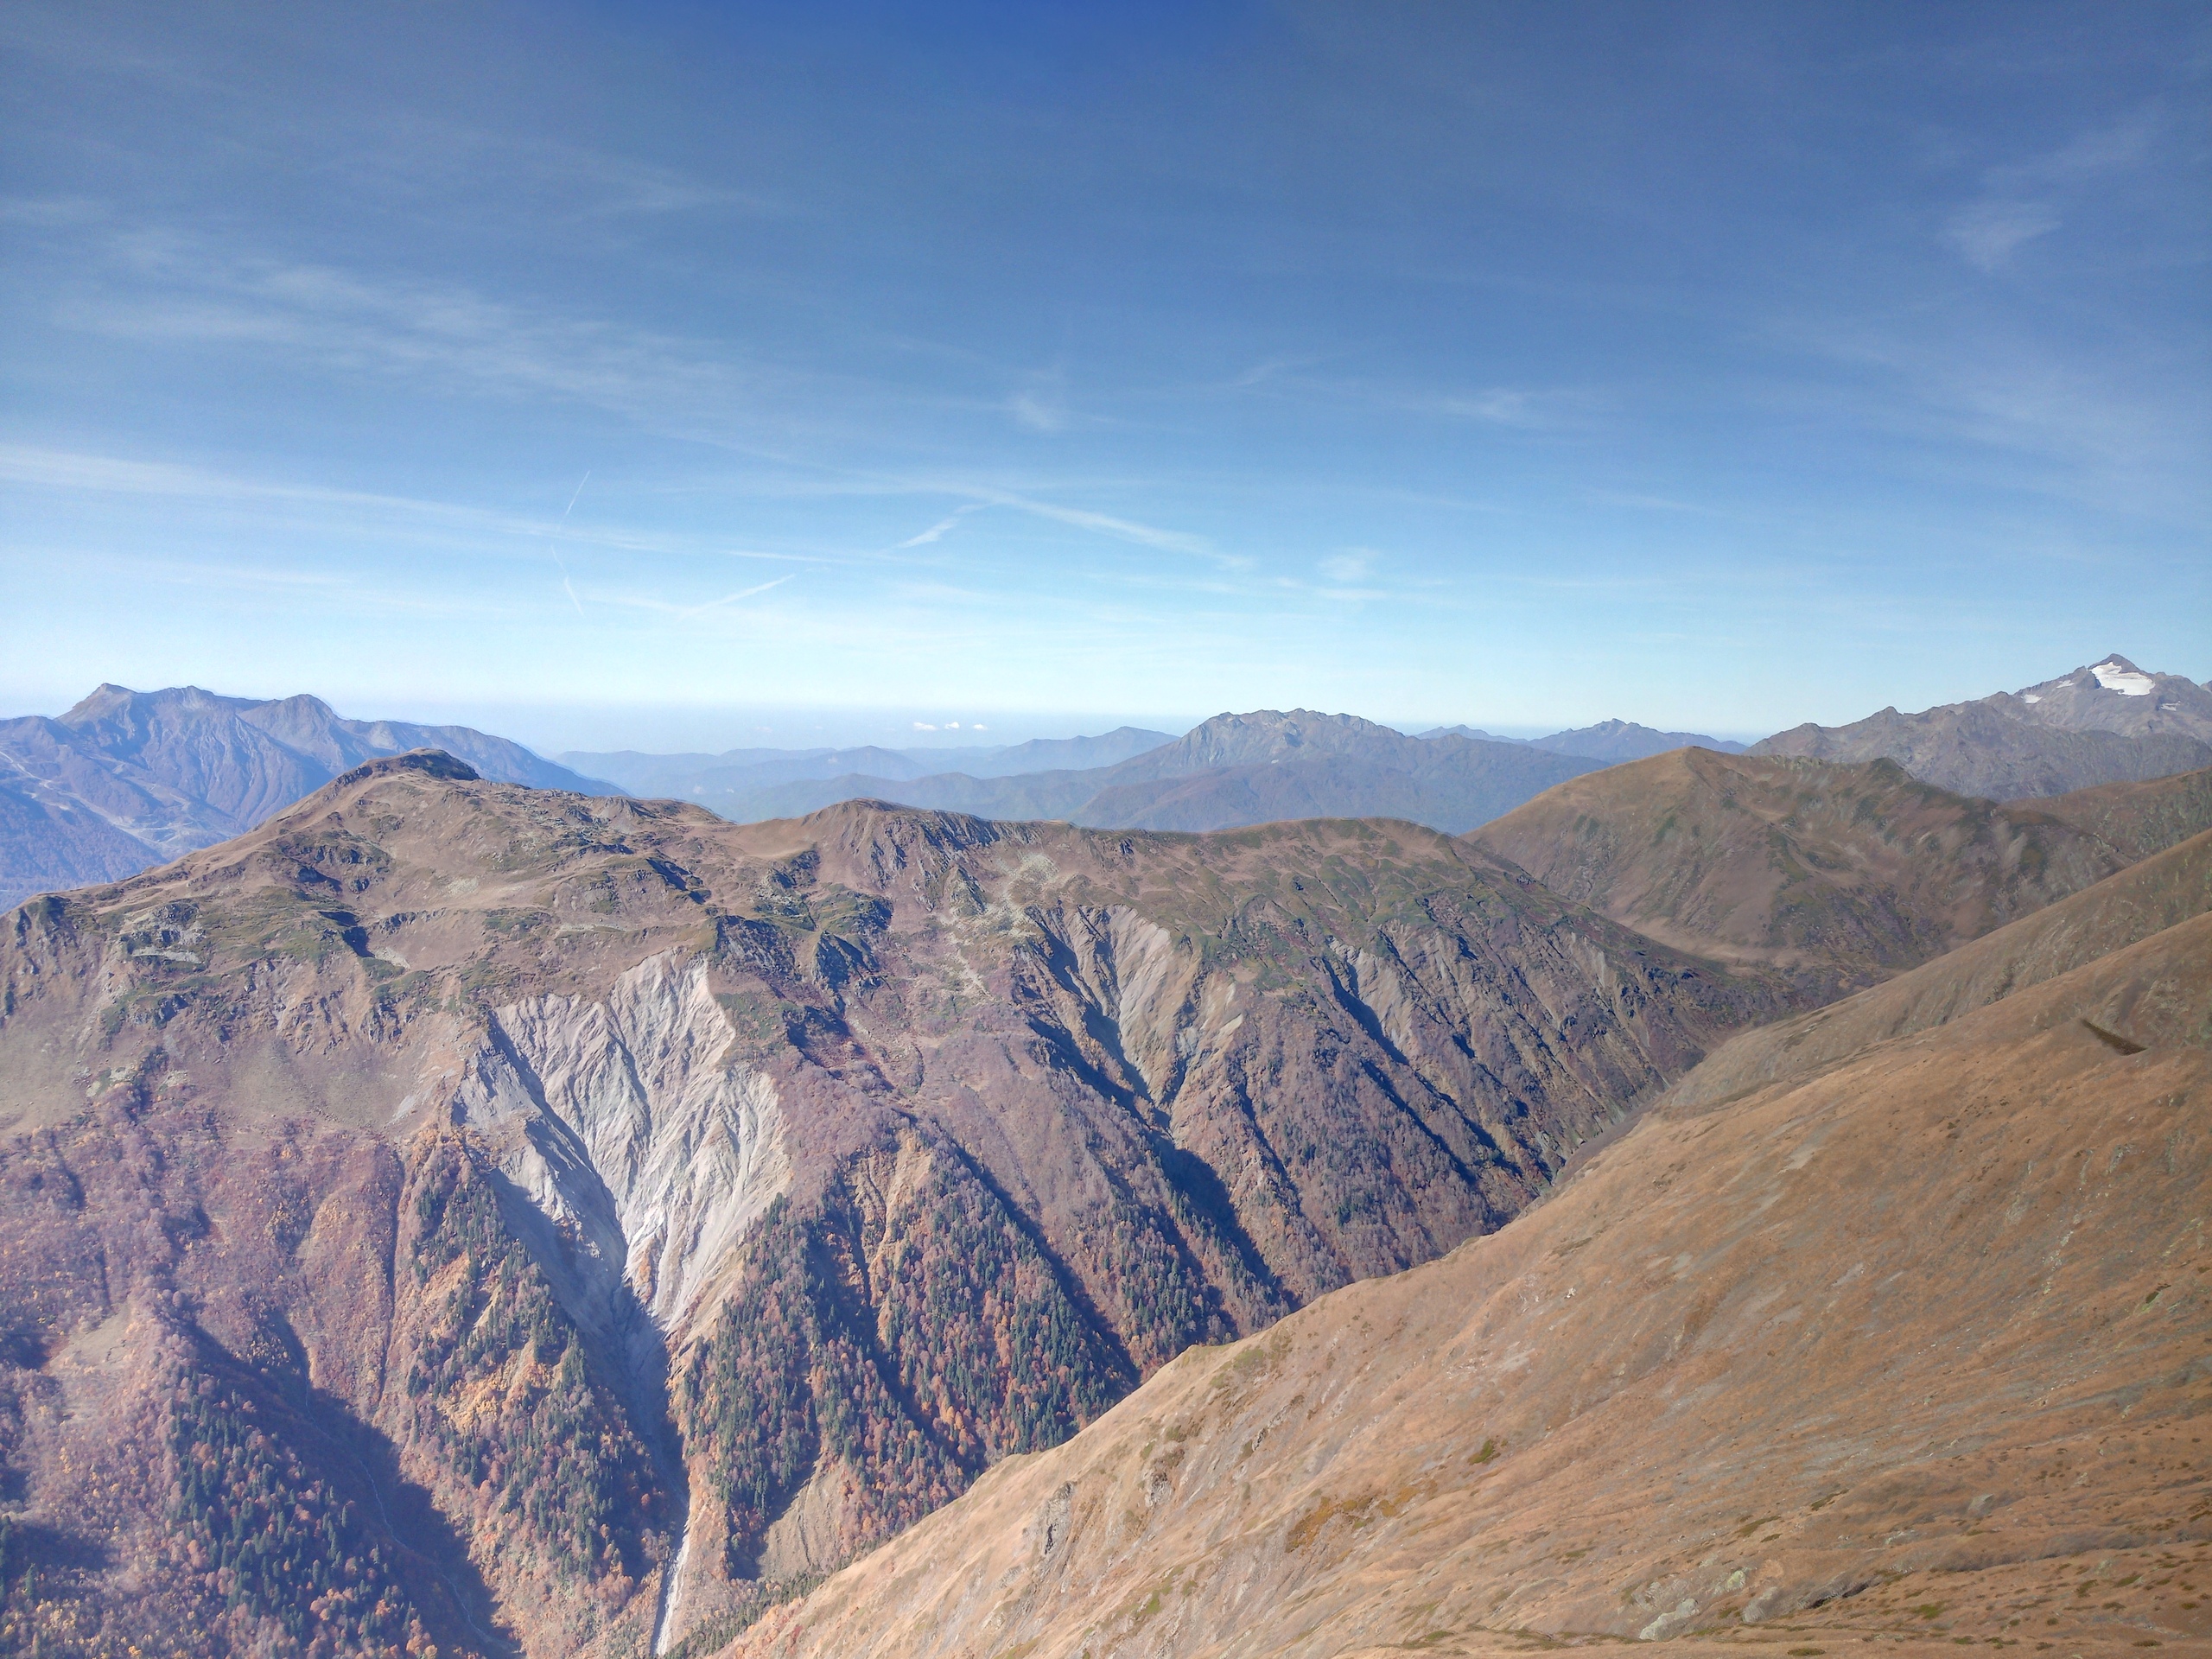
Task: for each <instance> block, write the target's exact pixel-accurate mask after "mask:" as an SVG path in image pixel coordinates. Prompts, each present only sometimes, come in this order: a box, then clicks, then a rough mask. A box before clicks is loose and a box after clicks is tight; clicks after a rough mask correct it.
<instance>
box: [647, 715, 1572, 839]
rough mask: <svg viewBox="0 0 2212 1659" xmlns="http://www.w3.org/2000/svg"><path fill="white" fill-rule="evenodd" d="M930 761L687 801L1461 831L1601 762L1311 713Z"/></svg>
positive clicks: (730, 811) (1127, 824)
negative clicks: (976, 759) (1325, 822)
mask: <svg viewBox="0 0 2212 1659" xmlns="http://www.w3.org/2000/svg"><path fill="white" fill-rule="evenodd" d="M1109 735H1111V736H1114V737H1120V736H1121V735H1122V734H1109ZM1133 735H1135V736H1138V737H1141V736H1149V735H1150V734H1133ZM1078 741H1084V742H1104V741H1106V740H1104V739H1084V740H1078ZM1025 747H1029V748H1031V749H1033V750H1038V749H1040V748H1041V746H1035V745H1031V746H1025ZM860 753H861V752H855V751H838V752H837V753H836V755H835V756H832V757H827V758H826V759H825V760H818V761H810V762H805V763H804V765H805V766H808V767H810V768H811V767H814V766H823V765H826V764H827V763H828V760H836V761H837V762H839V764H840V767H841V768H842V764H843V763H844V762H845V761H846V760H850V759H856V758H858V756H859V754H860ZM878 753H885V754H888V753H891V752H889V751H881V752H878ZM931 753H934V752H932V751H919V752H917V757H916V758H913V759H906V758H905V757H899V759H900V761H901V766H900V767H899V768H893V769H892V774H893V775H885V774H884V773H881V772H868V771H863V770H855V771H849V772H848V771H844V770H842V769H840V770H839V771H837V772H836V774H835V775H820V774H817V773H816V772H812V771H811V770H810V771H808V772H807V773H806V775H804V776H798V777H792V776H789V775H783V773H784V769H785V768H786V767H789V766H791V765H792V764H793V763H791V762H786V761H767V762H755V763H753V764H752V765H750V766H747V767H745V768H742V769H740V770H739V771H738V772H735V773H734V774H733V773H730V772H722V771H716V772H710V773H708V774H704V775H703V776H702V780H701V781H697V782H695V783H694V784H693V785H692V786H691V787H690V789H688V790H685V791H681V793H682V796H683V798H685V799H689V800H694V801H696V802H697V803H699V804H702V805H705V806H708V807H709V808H710V809H711V810H714V811H715V812H717V813H719V814H720V815H721V816H722V817H727V818H729V819H731V820H733V821H734V822H738V823H756V822H760V821H762V820H766V819H769V818H779V817H801V816H804V814H806V813H809V812H812V811H817V810H820V809H821V808H822V807H824V806H827V805H829V804H832V803H834V802H836V801H841V800H868V799H874V800H884V801H891V802H895V803H897V804H900V805H904V806H921V807H931V808H936V809H939V810H948V811H957V812H970V813H974V814H976V815H977V816H979V817H991V818H997V819H1001V820H1011V819H1059V820H1065V821H1066V822H1069V823H1079V824H1087V825H1090V826H1093V827H1097V828H1114V829H1233V828H1237V827H1240V826H1243V825H1245V824H1252V823H1273V822H1274V821H1276V820H1279V819H1284V818H1298V817H1398V818H1405V819H1408V820H1409V821H1411V822H1413V823H1421V824H1426V825H1427V826H1428V827H1429V828H1431V829H1441V830H1443V831H1445V832H1446V833H1447V834H1451V833H1456V832H1458V831H1459V830H1463V829H1471V828H1472V827H1473V826H1474V825H1476V824H1478V823H1483V822H1484V820H1486V819H1489V818H1492V817H1497V815H1498V814H1499V813H1501V812H1503V811H1506V810H1509V809H1510V808H1512V807H1514V806H1517V805H1519V804H1521V803H1522V801H1525V800H1527V799H1529V798H1530V797H1531V796H1533V795H1535V794H1537V793H1538V792H1540V791H1542V790H1545V789H1548V788H1549V787H1550V786H1551V785H1553V784H1555V783H1557V782H1559V781H1560V779H1565V778H1571V777H1573V776H1574V775H1575V774H1576V773H1578V772H1586V771H1589V770H1591V769H1592V767H1593V766H1598V765H1599V764H1601V763H1600V762H1599V761H1596V760H1589V759H1586V758H1583V757H1578V756H1571V755H1566V754H1555V753H1551V752H1550V751H1548V750H1542V749H1538V748H1535V747H1533V746H1530V745H1527V744H1514V743H1502V742H1492V741H1484V740H1479V739H1469V738H1463V737H1458V736H1452V735H1445V736H1440V737H1433V738H1414V737H1408V736H1406V735H1404V734H1402V733H1399V732H1395V731H1392V730H1391V729H1390V728H1389V727H1387V726H1379V725H1377V724H1376V723H1375V722H1374V721H1367V720H1361V719H1359V718H1357V716H1354V715H1325V714H1317V713H1315V712H1314V711H1313V710H1311V709H1291V710H1288V711H1287V712H1282V711H1276V710H1273V709H1262V710H1258V711H1255V712H1254V713H1250V714H1243V715H1215V716H1214V717H1213V718H1212V719H1211V720H1208V721H1205V722H1203V723H1202V724H1200V725H1198V726H1197V727H1194V728H1192V730H1190V731H1189V732H1187V733H1185V734H1184V735H1183V736H1181V737H1179V738H1176V739H1173V740H1172V741H1164V742H1160V743H1158V744H1155V745H1152V746H1150V747H1147V748H1145V749H1143V750H1141V752H1138V753H1133V754H1130V755H1129V756H1128V758H1126V759H1123V760H1119V761H1116V762H1115V763H1114V764H1112V765H1109V766H1077V767H1068V766H1051V767H1048V768H1046V769H1042V770H1034V771H1027V772H1019V773H1015V772H1003V773H1001V772H993V773H991V774H989V775H981V776H979V775H975V774H971V773H968V772H938V773H934V774H927V775H914V769H915V768H917V767H918V766H920V765H921V764H922V760H921V759H920V758H919V757H921V756H926V755H929V754H931ZM615 769H616V770H618V771H620V770H622V768H620V767H617V768H615ZM664 781H674V779H672V778H664Z"/></svg>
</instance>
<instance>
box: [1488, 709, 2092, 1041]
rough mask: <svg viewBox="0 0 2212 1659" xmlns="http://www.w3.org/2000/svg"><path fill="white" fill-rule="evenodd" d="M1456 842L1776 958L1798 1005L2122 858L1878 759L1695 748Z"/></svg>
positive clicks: (1739, 951)
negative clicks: (1796, 991)
mask: <svg viewBox="0 0 2212 1659" xmlns="http://www.w3.org/2000/svg"><path fill="white" fill-rule="evenodd" d="M2114 810H2117V809H2114ZM1469 839H1470V840H1471V841H1473V842H1475V843H1476V844H1478V845H1479V846H1481V847H1483V848H1484V849H1487V850H1489V851H1490V852H1492V853H1494V854H1496V855H1498V856H1499V857H1501V858H1506V859H1510V860H1511V861H1513V862H1515V863H1516V864H1518V865H1519V866H1521V868H1523V869H1526V870H1528V871H1529V873H1530V874H1533V875H1535V877H1536V878H1537V879H1538V880H1541V881H1542V882H1543V883H1544V884H1545V885H1546V886H1547V887H1550V888H1552V889H1553V891H1554V892H1556V893H1560V894H1561V895H1563V896H1564V897H1567V898H1568V899H1573V900H1575V901H1577V902H1578V903H1582V904H1587V905H1590V906H1592V907H1593V908H1595V909H1598V910H1599V911H1602V912H1604V913H1605V914H1606V915H1608V916H1610V917H1611V918H1613V919H1614V920H1615V921H1618V922H1620V923H1622V924H1623V925H1625V926H1630V927H1633V928H1635V929H1637V931H1640V932H1643V933H1645V934H1648V935H1649V936H1650V937H1651V938H1659V939H1666V940H1670V941H1672V942H1673V943H1675V944H1676V945H1677V946H1678V947H1680V946H1683V945H1685V944H1688V945H1689V946H1690V948H1693V949H1701V950H1706V951H1707V952H1710V953H1712V954H1714V955H1717V956H1720V957H1725V958H1726V959H1728V960H1732V961H1737V962H1745V963H1768V964H1771V965H1773V966H1776V967H1777V968H1780V969H1783V970H1784V971H1786V972H1788V973H1789V974H1790V975H1791V976H1793V977H1794V978H1795V979H1796V981H1797V982H1799V983H1800V984H1801V985H1802V986H1803V987H1804V988H1805V989H1806V992H1807V994H1808V996H1810V997H1811V998H1813V999H1814V1000H1825V999H1826V998H1827V997H1830V996H1834V995H1836V994H1838V992H1840V991H1842V990H1847V989H1850V988H1854V987H1856V986H1860V985H1866V984H1868V983H1871V982H1873V981H1875V980H1878V979H1881V978H1884V977H1885V976H1888V975H1890V974H1892V973H1895V972H1897V970H1898V969H1904V968H1909V967H1911V966H1913V965H1914V964H1915V963H1920V962H1924V961H1926V960H1927V959H1928V958H1929V957H1933V956H1936V955H1938V954H1940V953H1941V952H1942V951H1944V950H1949V949H1951V948H1952V947H1953V946H1954V945H1956V944H1960V943H1961V942H1962V941H1964V940H1967V939H1970V938H1978V937H1979V936H1980V935H1981V934H1984V933H1986V932H1988V931H1990V930H1991V929H1992V928H1993V927H1998V926H2000V925H2003V924H2004V923H2005V922H2007V921H2010V920H2012V918H2015V917H2018V916H2021V915H2024V914H2025V913H2027V912H2030V911H2032V910H2036V909H2037V908H2040V907H2041V906H2044V905H2046V904H2049V903H2050V901H2051V900H2052V899H2058V898H2062V897H2063V896H2064V895H2066V894H2068V893H2074V892H2077V891H2079V890H2080V889H2082V888H2083V887H2088V886H2089V885H2091V884H2092V883H2093V882H2095V881H2098V880H2101V879H2102V878H2104V877H2105V876H2107V875H2109V874H2112V873H2113V871H2115V870H2117V869H2119V868H2120V867H2121V866H2122V865H2123V864H2125V863H2126V861H2127V859H2126V856H2125V855H2122V854H2121V853H2120V852H2119V851H2116V850H2115V849H2113V848H2112V847H2110V846H2109V845H2108V844H2107V842H2105V841H2104V840H2103V839H2102V838H2101V837H2100V836H2097V835H2094V834H2093V833H2091V832H2090V831H2089V830H2088V829H2082V828H2076V827H2075V826H2074V825H2073V824H2072V823H2063V822H2059V821H2057V820H2056V819H2054V818H2053V817H2051V816H2050V814H2048V813H2046V812H2043V811H2038V810H2032V809H2025V808H2018V807H2002V806H1998V805H1996V804H1993V803H1991V802H1988V801H1982V800H1966V799H1961V798H1960V797H1958V796H1955V795H1952V794H1949V793H1948V792H1946V791H1943V790H1940V789H1937V788H1936V787H1934V786H1933V785H1928V784H1923V783H1918V782H1916V781H1915V780H1914V779H1911V778H1910V777H1908V776H1906V774H1905V773H1904V771H1903V770H1902V769H1900V768H1899V767H1898V766H1897V764H1896V763H1895V762H1893V761H1889V760H1877V761H1873V762H1871V763H1869V764H1866V765H1859V766H1848V765H1833V764H1830V763H1827V762H1824V761H1818V760H1785V759H1779V758H1774V757H1768V756H1761V755H1724V754H1716V753H1713V751H1711V750H1709V749H1677V750H1675V751H1674V752H1672V753H1668V754H1662V755H1656V756H1654V757H1653V758H1652V759H1650V760H1638V761H1634V762H1631V763H1630V764H1629V765H1626V766H1612V767H1609V768H1608V769H1606V770H1605V771H1604V772H1594V773H1592V774H1591V775H1590V776H1588V777H1585V778H1577V779H1572V780H1571V781H1569V782H1567V783H1565V784H1561V785H1559V786H1558V787H1556V788H1554V789H1551V790H1548V791H1546V792H1545V793H1543V794H1542V795H1540V796H1538V797H1537V798H1535V800H1533V801H1530V802H1529V803H1528V804H1526V805H1524V806H1522V807H1519V808H1517V809H1516V810H1514V811H1512V812H1510V813H1508V814H1507V815H1506V816H1505V817H1502V818H1499V819H1497V821H1496V822H1494V823H1489V824H1485V825H1484V827H1483V828H1482V829H1478V830H1477V831H1476V832H1475V833H1474V834H1473V835H1472V836H1470V837H1469Z"/></svg>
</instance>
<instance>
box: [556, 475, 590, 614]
mask: <svg viewBox="0 0 2212 1659" xmlns="http://www.w3.org/2000/svg"><path fill="white" fill-rule="evenodd" d="M591 474H592V469H591V468H590V467H585V468H584V475H583V476H582V478H580V479H578V480H576V493H575V494H574V495H572V496H570V497H569V505H567V506H565V507H563V508H562V509H561V521H560V524H555V525H554V526H553V536H552V538H551V539H549V540H548V542H547V543H546V551H547V552H549V553H550V554H552V556H553V563H556V564H557V565H559V566H560V567H561V586H562V587H563V588H566V589H567V590H568V594H569V604H571V605H573V606H575V607H576V614H577V615H578V616H582V614H583V613H584V602H583V601H582V600H580V599H578V598H577V597H576V590H575V586H574V584H572V583H571V582H569V562H568V561H567V560H566V559H564V558H563V557H562V556H561V550H560V548H559V547H558V546H557V545H556V543H557V540H558V538H559V537H560V534H561V529H562V526H563V525H564V524H567V523H568V522H569V514H570V513H572V512H575V510H576V503H577V502H578V501H579V500H581V499H582V498H583V493H584V486H585V485H587V484H588V483H590V482H591Z"/></svg>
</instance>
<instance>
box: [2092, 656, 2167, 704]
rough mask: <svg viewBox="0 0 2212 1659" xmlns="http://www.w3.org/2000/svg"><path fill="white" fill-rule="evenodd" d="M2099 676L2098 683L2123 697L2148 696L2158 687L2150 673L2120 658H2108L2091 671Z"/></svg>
mask: <svg viewBox="0 0 2212 1659" xmlns="http://www.w3.org/2000/svg"><path fill="white" fill-rule="evenodd" d="M2089 672H2090V673H2092V674H2094V675H2095V676H2096V677H2097V683H2098V684H2099V685H2101V686H2102V687H2104V689H2105V690H2107V691H2117V692H2119V693H2120V696H2123V697H2147V696H2150V695H2151V693H2152V690H2155V689H2156V686H2155V684H2154V683H2153V682H2152V678H2151V677H2150V676H2149V675H2148V674H2145V673H2144V672H2143V671H2141V670H2139V669H2135V668H2130V667H2129V666H2128V665H2127V664H2126V663H2123V662H2121V661H2120V659H2119V658H2107V659H2106V660H2105V661H2103V662H2101V663H2099V664H2097V665H2096V666H2095V667H2094V668H2093V669H2091V670H2090V671H2089Z"/></svg>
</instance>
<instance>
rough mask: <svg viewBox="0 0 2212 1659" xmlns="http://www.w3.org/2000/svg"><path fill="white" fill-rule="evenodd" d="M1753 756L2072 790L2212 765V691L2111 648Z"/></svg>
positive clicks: (1787, 738)
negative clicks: (2030, 681)
mask: <svg viewBox="0 0 2212 1659" xmlns="http://www.w3.org/2000/svg"><path fill="white" fill-rule="evenodd" d="M1751 753H1754V754H1790V755H1802V756H1804V757H1807V758H1808V759H1812V760H1876V759H1879V758H1887V759H1889V760H1894V761H1896V762H1897V764H1898V765H1899V766H1903V767H1904V769H1905V770H1906V771H1907V772H1910V773H1911V774H1912V775H1913V776H1914V777H1916V778H1918V779H1923V780H1924V781H1926V782H1928V783H1931V784H1937V785H1942V787H1943V788H1945V789H1948V790H1952V791H1956V792H1957V793H1959V794H1961V795H1983V796H1987V797H1988V798H1991V799H1993V800H2021V799H2025V798H2032V797H2037V796H2044V795H2063V794H2066V793H2068V792H2069V791H2073V790H2077V789H2088V788H2091V787H2094V785H2099V784H2117V783H2132V782H2135V781H2137V780H2139V779H2146V778H2163V777H2166V776H2168V775H2170V774H2171V773H2174V772H2192V771H2195V770H2196V768H2198V767H2200V766H2207V765H2212V687H2206V686H2202V685H2199V684H2197V683H2196V682H2195V681H2193V680H2190V679H2187V678H2184V677H2183V676H2181V675H2178V674H2152V673H2145V671H2143V670H2141V669H2139V668H2138V667H2136V665H2135V664H2133V663H2131V662H2130V661H2128V660H2127V658H2125V657H2121V656H2118V655H2113V656H2110V657H2105V658H2099V659H2098V661H2097V662H2096V663H2095V664H2094V665H2089V666H2084V667H2082V668H2077V669H2075V671H2073V672H2072V673H2070V674H2065V675H2062V676H2060V677H2058V678H2056V679H2051V680H2045V681H2044V682H2043V683H2041V684H2039V685H2031V686H2027V687H2024V689H2022V690H2018V691H2011V692H2006V691H2000V692H1998V693H1996V694H1995V695H1994V696H1987V697H1983V698H1981V699H1980V701H1978V702H1953V703H1945V704H1943V705H1942V707H1940V708H1935V709H1923V710H1922V711H1921V712H1920V713H1918V714H1916V715H1902V714H1899V713H1898V712H1897V710H1896V709H1883V710H1882V711H1881V712H1880V713H1879V714H1876V715H1868V716H1867V717H1866V719H1864V720H1860V721H1853V723H1852V724H1850V725H1848V726H1815V725H1809V724H1808V725H1804V726H1794V727H1792V728H1790V729H1789V730H1788V731H1786V732H1777V734H1775V735H1774V736H1772V737H1770V738H1767V739H1765V740H1764V741H1761V742H1758V743H1756V744H1754V745H1752V746H1751Z"/></svg>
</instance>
